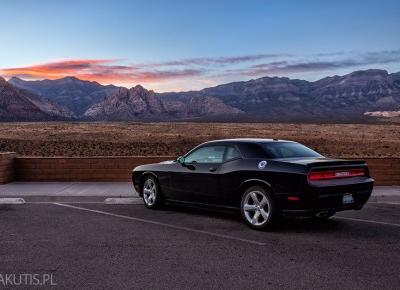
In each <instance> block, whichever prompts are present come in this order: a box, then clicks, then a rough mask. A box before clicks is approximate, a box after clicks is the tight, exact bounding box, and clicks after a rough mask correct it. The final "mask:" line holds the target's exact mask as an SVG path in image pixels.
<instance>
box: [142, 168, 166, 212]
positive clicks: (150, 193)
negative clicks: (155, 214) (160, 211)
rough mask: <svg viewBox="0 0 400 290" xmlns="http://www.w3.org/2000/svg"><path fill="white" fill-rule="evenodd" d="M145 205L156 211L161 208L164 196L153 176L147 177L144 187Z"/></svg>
mask: <svg viewBox="0 0 400 290" xmlns="http://www.w3.org/2000/svg"><path fill="white" fill-rule="evenodd" d="M142 196H143V202H144V205H145V206H146V207H147V208H151V209H155V208H158V207H160V206H161V204H162V196H161V193H160V187H159V186H158V183H157V180H156V179H155V178H154V177H153V176H147V177H145V180H144V182H143V187H142Z"/></svg>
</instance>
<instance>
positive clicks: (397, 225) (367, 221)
mask: <svg viewBox="0 0 400 290" xmlns="http://www.w3.org/2000/svg"><path fill="white" fill-rule="evenodd" d="M333 218H334V219H341V220H348V221H355V222H363V223H371V224H377V225H386V226H393V227H400V224H394V223H387V222H378V221H371V220H363V219H357V218H349V217H341V216H335V217H333Z"/></svg>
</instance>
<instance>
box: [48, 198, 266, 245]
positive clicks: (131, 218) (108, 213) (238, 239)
mask: <svg viewBox="0 0 400 290" xmlns="http://www.w3.org/2000/svg"><path fill="white" fill-rule="evenodd" d="M53 204H54V205H58V206H64V207H68V208H73V209H78V210H82V211H88V212H93V213H98V214H103V215H108V216H113V217H118V218H123V219H128V220H133V221H137V222H142V223H147V224H153V225H158V226H163V227H167V228H171V229H176V230H181V231H186V232H192V233H198V234H203V235H208V236H213V237H218V238H223V239H228V240H234V241H240V242H245V243H249V244H253V245H259V246H265V245H266V244H265V243H262V242H258V241H254V240H248V239H242V238H239V237H234V236H229V235H224V234H217V233H213V232H208V231H203V230H196V229H193V228H188V227H182V226H177V225H171V224H167V223H162V222H157V221H152V220H146V219H141V218H135V217H130V216H125V215H119V214H114V213H111V212H106V211H100V210H94V209H89V208H84V207H79V206H73V205H69V204H63V203H57V202H55V203H53Z"/></svg>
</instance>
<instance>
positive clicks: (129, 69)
mask: <svg viewBox="0 0 400 290" xmlns="http://www.w3.org/2000/svg"><path fill="white" fill-rule="evenodd" d="M115 62H116V60H109V59H79V60H64V61H56V62H50V63H44V64H39V65H32V66H26V67H16V68H5V69H0V74H1V75H3V76H5V77H13V76H17V77H22V78H25V79H59V78H63V77H66V76H75V77H77V78H80V79H83V80H89V81H97V82H99V83H104V84H111V83H120V84H121V83H126V84H128V83H159V82H163V81H166V80H170V79H176V78H185V77H190V76H196V75H200V74H202V73H203V71H202V70H200V69H179V70H155V69H150V70H149V69H146V68H144V67H140V66H135V65H132V66H125V65H115Z"/></svg>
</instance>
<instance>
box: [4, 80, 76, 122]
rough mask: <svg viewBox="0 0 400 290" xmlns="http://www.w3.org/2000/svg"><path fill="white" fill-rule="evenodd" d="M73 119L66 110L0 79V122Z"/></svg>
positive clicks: (71, 114) (70, 113)
mask: <svg viewBox="0 0 400 290" xmlns="http://www.w3.org/2000/svg"><path fill="white" fill-rule="evenodd" d="M73 117H74V114H73V113H72V112H71V111H69V110H68V109H67V108H64V107H62V106H60V105H58V104H55V103H53V102H51V101H49V100H45V99H41V98H39V97H37V96H35V95H34V94H32V93H30V92H27V91H24V90H21V89H18V88H16V87H14V86H13V85H11V84H10V83H8V82H6V80H5V79H3V78H1V77H0V120H2V121H53V120H70V119H71V118H73Z"/></svg>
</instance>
